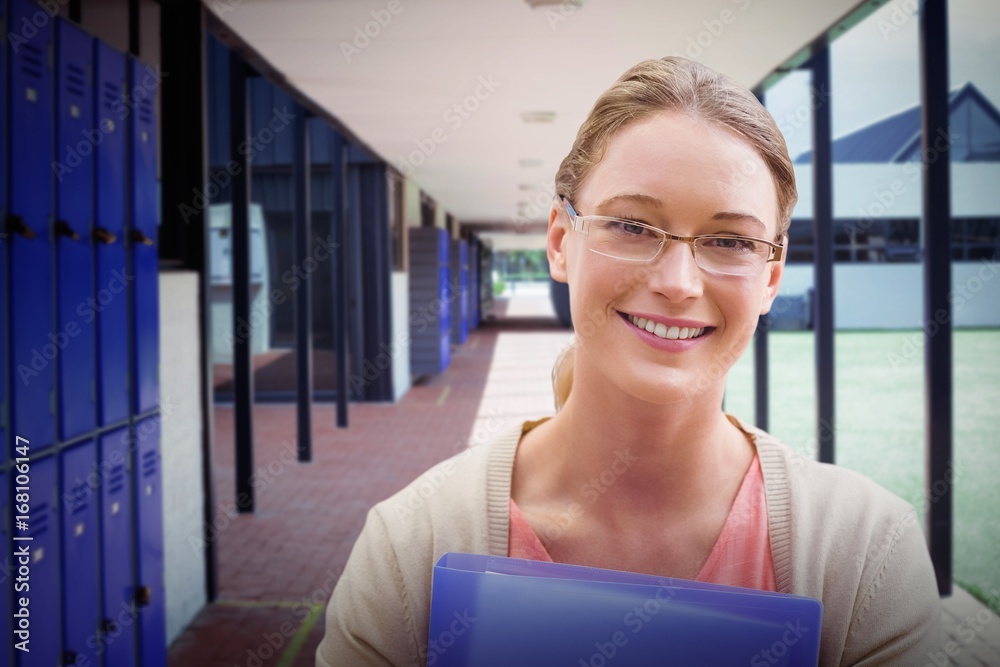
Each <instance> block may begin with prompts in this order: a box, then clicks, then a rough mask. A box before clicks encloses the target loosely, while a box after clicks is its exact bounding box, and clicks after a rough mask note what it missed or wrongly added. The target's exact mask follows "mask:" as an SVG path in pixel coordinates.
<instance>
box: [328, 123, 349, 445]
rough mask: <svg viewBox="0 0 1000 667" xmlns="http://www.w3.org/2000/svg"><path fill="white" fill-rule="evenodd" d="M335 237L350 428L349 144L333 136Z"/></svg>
mask: <svg viewBox="0 0 1000 667" xmlns="http://www.w3.org/2000/svg"><path fill="white" fill-rule="evenodd" d="M330 155H331V160H332V166H333V220H332V221H331V225H332V226H333V236H334V241H335V243H336V250H337V255H336V257H335V258H334V261H335V262H336V263H337V264H336V266H334V267H333V312H334V325H333V327H334V331H335V332H336V338H337V426H338V427H339V428H347V392H348V388H347V330H348V327H347V142H346V141H344V137H343V135H341V134H340V132H336V131H335V132H334V133H333V146H332V148H331V150H330Z"/></svg>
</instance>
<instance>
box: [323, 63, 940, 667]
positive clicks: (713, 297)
mask: <svg viewBox="0 0 1000 667" xmlns="http://www.w3.org/2000/svg"><path fill="white" fill-rule="evenodd" d="M556 193H557V196H556V197H555V198H554V201H553V202H552V206H551V210H550V214H549V227H548V258H549V264H550V271H551V273H552V276H553V278H554V279H556V280H558V281H562V282H566V283H568V284H569V288H570V290H569V291H570V308H571V311H572V316H573V322H574V323H575V324H576V342H575V345H574V346H573V347H572V348H570V349H569V350H568V351H567V352H565V353H564V354H562V355H561V356H560V358H559V361H558V362H557V364H556V368H555V369H554V371H553V380H554V385H555V393H556V397H557V406H558V408H559V409H558V411H557V413H556V415H555V416H554V417H552V418H550V419H546V420H541V421H536V422H525V423H523V424H518V425H517V427H516V428H514V429H512V430H511V431H510V432H508V433H505V434H503V435H502V436H500V437H499V438H498V439H497V440H496V441H494V442H493V443H491V444H490V445H488V446H485V447H479V448H476V449H475V450H472V451H471V452H469V453H466V454H463V455H461V456H460V457H458V458H456V459H452V460H449V461H447V462H445V463H443V464H441V465H440V466H438V467H436V468H435V469H432V470H431V471H429V472H428V473H426V474H425V475H424V476H423V477H422V478H420V479H418V480H417V481H415V482H414V483H413V485H411V487H412V486H414V485H417V486H419V485H420V484H421V480H423V479H424V478H426V477H428V476H431V477H434V478H436V479H440V480H443V481H442V483H441V484H440V485H439V486H438V487H437V490H436V492H435V493H434V494H433V495H432V496H431V497H428V498H426V499H425V502H424V503H422V504H421V506H420V511H419V512H413V511H408V512H404V511H402V510H403V509H404V499H405V498H406V497H407V491H406V490H404V491H403V492H401V493H400V494H398V495H397V496H394V497H393V498H390V499H388V500H386V501H383V502H382V503H379V504H378V505H377V506H375V507H374V508H373V509H372V510H371V512H370V513H369V515H368V521H367V523H366V525H365V528H364V530H363V532H362V534H361V536H360V537H359V538H358V541H357V543H356V544H355V547H354V550H353V551H352V554H351V557H350V560H349V562H348V564H347V568H346V570H345V573H344V577H343V578H342V580H341V582H340V583H339V584H338V586H337V589H336V590H335V592H334V594H333V597H332V598H331V601H330V605H329V608H328V612H327V633H326V636H325V637H324V640H323V642H322V644H321V645H320V647H319V649H318V652H317V664H319V665H347V664H351V665H361V664H365V665H368V664H379V665H386V664H388V665H420V664H425V662H426V663H429V662H430V660H429V659H428V644H427V641H428V637H427V635H428V617H429V603H430V591H431V572H432V567H433V564H434V562H435V561H436V560H437V559H438V558H439V557H440V556H441V555H442V554H443V553H445V552H448V551H461V552H470V553H485V554H491V555H499V556H514V557H519V558H531V559H535V560H551V561H556V562H563V563H576V564H581V565H590V566H595V567H603V568H610V569H615V570H628V571H633V572H642V573H649V574H654V575H663V576H668V577H677V578H682V579H690V580H697V581H702V582H712V583H718V584H728V585H732V586H742V587H746V588H753V589H759V590H766V591H776V592H782V593H792V594H797V595H804V596H809V597H814V598H818V599H820V600H821V601H822V602H823V605H824V613H823V626H822V632H821V640H820V663H821V664H822V665H840V664H844V665H848V664H849V665H887V664H898V665H913V664H922V660H923V658H924V656H926V655H927V654H928V653H929V652H932V651H934V650H937V648H938V647H939V646H940V628H939V600H938V595H937V588H936V583H935V578H934V572H933V569H932V566H931V563H930V558H929V557H928V554H927V549H926V546H925V544H924V540H923V537H922V534H921V531H920V528H919V526H918V525H917V523H916V521H915V511H914V508H913V507H912V506H911V505H909V504H907V503H906V502H904V501H902V500H900V499H899V498H897V497H895V496H893V495H892V494H890V493H889V492H887V491H885V490H884V489H882V488H881V487H879V486H877V485H876V484H874V483H873V482H871V481H869V480H867V479H865V478H863V477H861V476H860V475H857V474H855V473H853V472H850V471H847V470H842V469H840V468H837V467H835V466H830V465H824V464H819V463H816V462H814V461H810V460H806V459H804V458H803V457H801V456H799V455H797V454H796V453H794V452H793V451H792V450H791V449H790V448H788V447H787V446H785V445H784V444H782V443H780V442H778V441H777V440H776V439H775V438H773V437H771V436H770V435H768V434H767V433H764V432H763V431H760V430H758V429H755V428H754V427H752V426H750V425H748V424H746V423H743V422H741V421H740V420H738V419H736V418H735V417H732V416H729V415H726V414H724V413H723V412H722V410H721V408H720V406H721V404H722V396H723V391H724V390H725V384H726V378H727V375H728V373H729V370H730V368H731V367H732V365H733V364H734V363H735V361H736V360H737V359H738V358H739V356H740V355H741V354H742V353H743V351H744V350H745V349H746V347H747V345H748V344H749V342H750V340H751V338H752V336H753V333H754V330H755V327H756V325H757V321H758V318H759V317H760V316H761V315H762V314H764V313H767V312H768V310H769V309H770V307H771V304H772V303H773V301H774V298H775V296H776V295H777V293H778V287H779V285H780V282H781V276H782V271H783V267H784V242H785V238H786V232H787V230H788V225H789V219H790V216H791V211H792V208H793V207H794V205H795V201H796V191H795V180H794V173H793V171H792V165H791V161H790V160H789V157H788V151H787V149H786V147H785V143H784V140H783V139H782V137H781V134H780V132H779V131H778V128H777V126H776V125H775V123H774V120H773V119H772V118H771V116H770V115H769V114H768V113H767V111H766V110H765V109H764V108H763V107H762V106H761V105H760V103H759V102H758V101H757V99H756V98H755V97H754V96H753V94H752V93H751V92H750V91H749V90H747V89H746V88H745V87H743V86H741V85H739V84H737V83H735V82H733V81H732V80H730V79H728V78H726V77H724V76H722V75H720V74H718V73H716V72H714V71H712V70H710V69H708V68H706V67H704V66H702V65H700V64H697V63H695V62H693V61H690V60H686V59H684V58H675V57H671V58H664V59H662V60H651V61H645V62H642V63H640V64H639V65H637V66H635V67H634V68H632V69H631V70H629V71H628V72H626V73H625V74H624V75H623V76H622V77H621V78H620V79H619V80H618V81H617V82H616V83H615V84H614V85H613V86H612V87H611V88H610V89H609V90H608V91H607V92H605V93H604V94H603V95H602V96H601V98H600V99H599V100H598V101H597V104H596V105H595V107H594V109H593V110H592V112H591V114H590V116H589V117H588V119H587V120H586V122H585V123H584V125H583V126H582V128H581V129H580V132H579V134H578V136H577V139H576V142H575V143H574V145H573V148H572V150H571V151H570V153H569V155H568V156H567V157H566V159H565V160H564V161H563V163H562V165H561V167H560V169H559V172H558V174H557V176H556ZM623 457H624V458H623ZM623 461H627V465H626V464H625V463H623ZM609 471H610V472H609ZM595 480H596V481H597V482H599V484H597V486H595ZM595 489H596V490H595ZM515 639H516V638H512V641H514V640H515ZM434 655H435V658H436V657H437V654H436V653H435V654H434ZM749 660H750V657H749V656H748V661H749Z"/></svg>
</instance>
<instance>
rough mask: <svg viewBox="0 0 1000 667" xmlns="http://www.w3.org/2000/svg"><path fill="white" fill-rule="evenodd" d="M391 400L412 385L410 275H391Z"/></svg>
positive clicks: (395, 272)
mask: <svg viewBox="0 0 1000 667" xmlns="http://www.w3.org/2000/svg"><path fill="white" fill-rule="evenodd" d="M392 347H393V349H394V350H395V351H394V352H393V355H392V400H393V401H399V399H401V398H403V394H405V393H406V392H407V391H409V389H410V386H411V385H412V384H413V378H412V377H410V274H408V273H406V272H403V271H393V273H392Z"/></svg>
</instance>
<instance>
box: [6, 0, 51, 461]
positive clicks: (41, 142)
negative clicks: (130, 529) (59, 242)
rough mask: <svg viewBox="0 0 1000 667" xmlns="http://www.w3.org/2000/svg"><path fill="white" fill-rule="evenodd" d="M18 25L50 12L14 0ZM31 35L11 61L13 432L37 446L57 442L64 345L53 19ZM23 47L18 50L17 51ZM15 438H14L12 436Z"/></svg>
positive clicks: (11, 44)
mask: <svg viewBox="0 0 1000 667" xmlns="http://www.w3.org/2000/svg"><path fill="white" fill-rule="evenodd" d="M9 11H10V21H9V25H11V26H22V25H24V22H25V21H27V22H28V24H29V25H32V27H36V26H34V25H33V24H31V20H32V18H33V17H34V16H35V15H36V14H37V13H38V12H41V11H42V10H41V9H40V8H39V7H38V6H37V5H35V4H34V3H32V2H30V1H29V0H11V2H10V6H9ZM41 23H42V26H41V27H36V31H35V33H34V35H33V36H31V37H30V39H26V38H24V36H23V35H22V33H23V32H24V31H23V30H22V31H18V30H15V31H14V33H15V34H16V35H17V37H18V39H17V41H16V44H15V41H14V40H13V39H8V40H6V41H7V44H8V47H7V48H8V49H9V50H8V54H7V57H8V58H9V59H10V62H9V65H10V78H9V84H10V87H9V90H8V92H9V95H10V99H9V109H10V116H9V118H8V121H9V122H10V124H11V129H12V130H13V131H11V132H10V134H9V141H10V145H9V156H8V157H9V159H10V163H11V165H13V168H12V169H11V170H10V209H9V211H8V217H7V221H6V226H7V229H6V232H7V239H6V240H7V241H8V242H9V245H10V248H9V253H10V254H9V256H8V261H9V262H10V266H9V267H8V270H9V275H10V285H9V291H8V294H9V299H10V311H9V312H10V318H11V319H10V321H9V322H8V327H9V330H10V331H11V340H10V342H9V344H10V350H11V358H10V364H11V375H12V382H11V385H12V389H11V390H12V396H11V408H12V413H13V415H12V416H13V420H12V421H13V430H14V431H15V432H16V433H17V434H18V435H21V436H23V437H26V438H28V439H29V440H31V446H32V449H33V450H34V451H38V450H40V449H44V448H45V447H49V446H51V445H52V444H53V442H54V440H55V423H56V420H55V394H54V393H53V391H54V387H55V357H56V350H57V348H56V344H55V342H53V341H52V340H51V339H50V335H51V334H52V332H53V331H54V330H55V327H54V322H55V313H54V308H53V307H52V298H51V296H50V295H51V294H52V239H51V236H50V235H51V228H52V214H53V201H52V195H53V192H52V187H53V186H52V181H53V176H52V167H51V160H52V157H51V156H52V135H53V119H52V116H53V114H52V110H53V104H52V80H53V77H52V63H51V60H50V53H51V52H50V49H51V47H52V32H53V28H52V21H44V22H41ZM15 47H16V48H15ZM8 437H9V435H8Z"/></svg>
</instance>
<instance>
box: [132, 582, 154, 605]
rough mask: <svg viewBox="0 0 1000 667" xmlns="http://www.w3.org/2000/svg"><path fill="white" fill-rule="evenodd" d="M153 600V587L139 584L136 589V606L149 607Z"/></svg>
mask: <svg viewBox="0 0 1000 667" xmlns="http://www.w3.org/2000/svg"><path fill="white" fill-rule="evenodd" d="M152 601H153V589H152V588H150V587H149V586H139V588H137V589H136V590H135V606H137V607H148V606H149V603H150V602H152Z"/></svg>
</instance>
